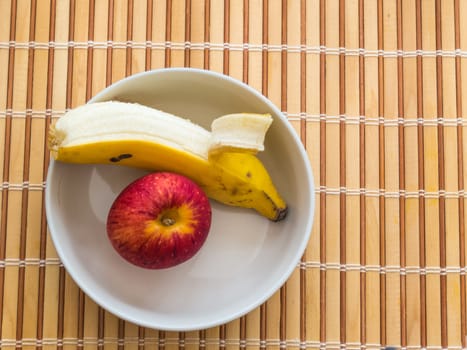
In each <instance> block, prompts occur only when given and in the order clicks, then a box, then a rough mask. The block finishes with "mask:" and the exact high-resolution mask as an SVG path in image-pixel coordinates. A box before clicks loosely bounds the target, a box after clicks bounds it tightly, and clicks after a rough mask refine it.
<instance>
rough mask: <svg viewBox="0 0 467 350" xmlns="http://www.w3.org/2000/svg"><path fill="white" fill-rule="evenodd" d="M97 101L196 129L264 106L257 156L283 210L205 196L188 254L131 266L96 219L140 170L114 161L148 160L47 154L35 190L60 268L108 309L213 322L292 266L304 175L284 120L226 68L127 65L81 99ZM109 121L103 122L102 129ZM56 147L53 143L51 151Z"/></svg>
mask: <svg viewBox="0 0 467 350" xmlns="http://www.w3.org/2000/svg"><path fill="white" fill-rule="evenodd" d="M106 101H126V102H130V103H138V104H141V105H144V106H149V107H151V108H155V109H159V110H162V111H166V112H169V113H172V114H174V115H177V116H181V117H184V118H188V119H190V120H191V121H192V122H193V123H196V124H198V125H200V126H202V127H203V128H205V129H206V130H209V127H210V126H211V125H212V123H213V121H214V119H216V118H218V117H219V116H224V115H228V114H232V113H234V114H235V113H241V112H244V111H248V112H250V113H259V114H270V115H271V117H272V119H273V122H272V124H271V127H270V128H269V130H268V132H267V135H266V138H265V142H264V147H265V150H264V151H263V152H261V151H259V153H258V155H257V156H258V158H259V159H260V160H261V162H262V164H264V167H265V168H266V169H267V171H268V173H269V174H270V177H271V179H272V180H273V182H274V185H275V187H276V188H277V190H278V192H279V193H280V194H281V196H282V198H284V199H285V200H286V202H287V206H288V207H289V208H290V210H289V213H288V214H287V217H286V218H285V219H284V220H281V221H280V222H273V221H271V220H267V219H265V217H264V216H263V217H262V216H260V215H257V213H256V212H255V211H254V210H247V209H244V208H242V207H240V208H236V207H232V206H228V205H224V204H221V203H219V202H218V201H215V200H211V201H210V203H211V206H212V224H211V228H210V232H209V235H208V238H207V239H206V242H205V244H204V245H203V247H202V248H201V249H200V251H199V252H198V253H197V254H196V256H195V257H194V258H193V259H191V260H189V261H187V262H186V263H183V264H180V265H178V266H176V267H174V268H170V269H158V270H150V269H144V268H138V267H136V266H134V265H132V264H129V263H127V262H126V261H125V260H124V259H122V258H121V257H120V256H119V255H118V254H116V253H115V250H114V249H113V248H112V246H111V244H110V242H109V239H108V237H107V234H105V230H106V228H105V225H106V221H107V215H108V211H109V209H110V207H111V206H112V203H113V201H114V200H115V198H116V197H117V196H118V194H119V193H120V192H121V191H122V190H123V189H124V188H125V187H126V186H127V185H128V184H129V183H131V182H132V181H134V180H135V179H137V178H139V177H141V176H144V175H146V174H147V173H148V172H147V170H145V169H137V168H133V167H130V166H128V167H122V166H119V165H123V164H127V165H129V163H135V162H136V158H137V156H143V157H144V156H147V158H148V160H152V161H154V159H150V158H149V157H150V155H149V154H148V153H146V152H138V153H135V154H133V153H130V152H128V148H126V150H123V149H122V152H121V153H116V152H112V154H111V155H110V154H109V158H111V157H115V158H116V160H117V162H111V161H110V160H109V159H104V158H103V159H102V160H105V163H106V164H104V165H103V164H85V165H77V164H70V163H68V162H64V161H60V159H59V158H55V157H53V158H52V159H51V162H50V166H49V171H48V177H47V186H46V189H45V196H46V200H45V204H46V209H47V210H46V213H47V222H48V224H49V228H50V234H51V238H52V240H53V243H54V245H55V247H56V251H57V254H58V256H59V257H60V260H61V261H62V262H63V266H64V267H65V268H66V270H67V272H68V273H69V274H70V276H71V277H72V278H73V279H74V280H75V281H76V283H77V284H78V286H79V287H80V288H81V289H82V290H83V292H85V293H86V295H87V296H89V298H90V299H92V300H94V301H96V302H97V303H98V304H99V305H100V306H102V307H103V308H104V309H105V310H107V311H108V312H109V313H113V314H115V315H116V316H118V317H120V318H122V319H124V320H127V321H129V322H133V323H135V324H138V325H141V326H146V327H150V328H154V329H160V330H167V331H189V330H199V329H207V328H209V327H215V326H218V325H221V324H225V323H227V322H229V321H231V320H233V319H235V318H238V317H240V316H242V315H244V314H246V313H247V312H249V311H251V310H253V309H254V308H256V307H258V306H259V305H261V303H263V302H265V301H266V300H267V298H269V297H270V296H272V295H273V294H274V293H275V292H276V291H277V290H278V289H279V288H280V287H281V286H282V285H283V284H284V283H285V282H286V280H287V278H288V277H289V276H290V275H291V274H292V272H293V271H296V269H297V266H298V264H299V262H300V258H301V257H302V254H303V252H304V250H305V248H306V246H307V242H308V239H309V237H310V234H311V232H312V223H313V214H314V208H315V207H314V203H315V187H314V179H313V174H312V169H311V166H310V164H309V158H308V155H307V153H306V151H305V149H304V147H303V145H302V143H301V141H300V138H299V137H298V134H297V133H296V130H294V128H293V127H292V125H291V123H290V122H289V121H288V120H287V118H286V117H285V116H284V115H283V114H282V113H281V111H280V110H279V109H278V108H277V107H276V106H274V104H273V103H272V102H271V101H269V100H268V99H267V98H265V97H264V96H262V95H261V94H259V93H258V92H257V91H255V90H254V89H253V88H251V87H249V86H247V85H245V84H243V83H242V82H239V81H236V80H235V79H232V78H230V77H229V76H225V75H222V74H218V73H215V72H211V71H204V70H198V69H192V68H170V69H161V70H155V71H148V72H143V73H139V74H136V75H134V76H131V77H128V78H125V79H124V80H122V81H119V82H117V83H115V84H113V85H112V86H109V87H108V88H106V89H104V90H103V91H102V92H100V93H99V94H97V95H96V96H94V97H93V98H92V99H91V101H90V103H89V104H96V103H97V102H106ZM60 119H62V117H60ZM94 119H95V120H93V118H90V120H91V122H94V121H96V122H98V119H100V114H98V115H96V116H95V118H94ZM127 119H129V118H127ZM111 126H112V125H110V124H109V123H108V122H107V123H106V125H105V128H104V130H108V128H110V127H111ZM164 126H165V124H164ZM218 126H219V125H217V127H218ZM220 126H221V128H222V125H220ZM229 129H230V127H229ZM56 131H58V130H56ZM218 131H219V130H218ZM221 131H222V130H221ZM119 142H120V141H119ZM94 145H96V143H95V144H94ZM127 145H128V144H127ZM61 146H64V145H63V144H62V145H57V149H56V150H54V151H53V152H57V153H60V152H61V151H60V147H61ZM69 146H70V145H69ZM82 146H83V147H82V148H81V151H82V152H84V151H85V150H86V149H87V150H89V153H88V154H91V149H92V147H90V146H89V148H87V146H86V148H85V147H84V145H82ZM224 146H225V144H224ZM74 149H75V150H78V149H79V148H78V146H76V147H75V148H74ZM68 150H71V146H70V148H68ZM106 150H110V148H107V146H106V147H105V148H104V149H103V152H105V151H106ZM113 150H114V151H115V149H113ZM137 150H138V149H137ZM224 150H225V148H224ZM94 151H96V149H94ZM221 151H222V150H221ZM109 153H110V152H109ZM128 154H131V155H132V157H130V158H128ZM152 154H154V153H152ZM171 154H175V152H173V153H171ZM101 155H102V154H101ZM101 155H99V156H101ZM250 155H253V154H252V153H251V152H250ZM96 157H97V154H96ZM171 160H173V158H172V159H171ZM203 162H204V160H203ZM108 164H111V165H108ZM116 164H119V165H116ZM185 164H186V163H185ZM239 168H240V167H236V168H235V170H236V171H239ZM182 170H183V169H182ZM185 170H186V169H185ZM245 175H246V173H245ZM253 175H254V174H253ZM199 177H202V174H200V175H199ZM252 181H253V179H252ZM96 262H98V263H96Z"/></svg>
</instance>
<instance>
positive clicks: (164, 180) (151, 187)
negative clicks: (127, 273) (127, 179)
mask: <svg viewBox="0 0 467 350" xmlns="http://www.w3.org/2000/svg"><path fill="white" fill-rule="evenodd" d="M210 227H211V205H210V203H209V200H208V198H207V196H206V194H205V193H204V192H203V190H202V189H201V188H200V187H199V186H198V185H197V184H195V183H194V182H193V181H191V180H190V179H188V178H186V177H184V176H182V175H178V174H174V173H168V172H158V173H151V174H149V175H146V176H143V177H142V178H139V179H137V180H136V181H134V182H132V183H131V184H130V185H128V186H127V187H126V188H125V189H124V190H123V191H122V192H121V193H120V194H119V195H118V197H117V198H116V199H115V201H114V203H113V204H112V207H111V208H110V211H109V215H108V218H107V234H108V237H109V239H110V241H111V243H112V245H113V247H114V248H115V250H116V251H117V252H118V253H119V254H120V255H121V256H122V257H123V258H124V259H126V260H127V261H129V262H131V263H132V264H134V265H137V266H141V267H145V268H148V269H162V268H168V267H172V266H175V265H178V264H181V263H182V262H184V261H186V260H188V259H190V258H191V257H193V256H194V255H195V254H196V253H197V252H198V251H199V249H200V248H201V246H202V245H203V243H204V242H205V240H206V238H207V236H208V233H209V229H210Z"/></svg>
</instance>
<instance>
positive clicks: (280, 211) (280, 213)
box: [273, 206, 289, 222]
mask: <svg viewBox="0 0 467 350" xmlns="http://www.w3.org/2000/svg"><path fill="white" fill-rule="evenodd" d="M276 213H277V215H276V217H275V219H274V220H273V221H274V222H278V221H281V220H284V219H285V217H286V216H287V214H288V213H289V207H287V206H286V207H284V208H277V211H276Z"/></svg>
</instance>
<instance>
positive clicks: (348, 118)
mask: <svg viewBox="0 0 467 350" xmlns="http://www.w3.org/2000/svg"><path fill="white" fill-rule="evenodd" d="M283 113H284V115H285V116H286V117H287V118H288V119H289V120H290V121H298V120H302V119H304V120H306V121H307V122H325V123H327V124H339V123H341V122H344V123H345V124H348V125H360V124H365V125H375V126H380V125H384V126H399V125H403V126H406V127H408V126H419V125H422V126H438V125H444V126H458V125H461V126H465V125H467V120H466V119H464V118H444V117H438V118H433V119H427V118H412V117H410V118H398V117H368V116H352V115H345V114H341V115H329V114H311V113H303V112H301V113H287V112H283Z"/></svg>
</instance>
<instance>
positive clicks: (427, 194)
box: [0, 181, 467, 199]
mask: <svg viewBox="0 0 467 350" xmlns="http://www.w3.org/2000/svg"><path fill="white" fill-rule="evenodd" d="M45 187H46V182H45V181H44V182H42V183H29V182H28V181H24V182H23V183H10V182H6V181H5V182H3V183H2V184H1V187H0V191H5V190H8V191H22V190H30V191H43V190H44V189H45ZM315 193H316V194H325V195H328V196H338V195H341V194H343V195H346V196H365V197H384V198H400V197H403V198H421V197H424V198H430V199H438V198H449V199H459V198H466V197H467V194H466V192H465V190H463V189H462V190H459V191H445V190H439V191H425V190H418V191H406V190H398V191H386V190H385V189H368V188H345V187H339V188H337V187H336V188H333V187H326V186H320V187H317V188H316V189H315Z"/></svg>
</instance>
